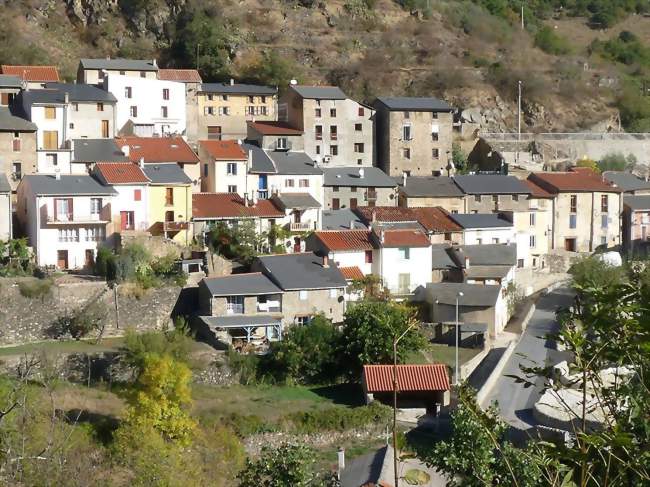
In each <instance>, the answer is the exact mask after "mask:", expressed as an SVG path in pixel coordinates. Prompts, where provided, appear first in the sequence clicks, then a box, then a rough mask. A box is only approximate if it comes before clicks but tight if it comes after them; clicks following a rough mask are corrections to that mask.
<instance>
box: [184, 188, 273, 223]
mask: <svg viewBox="0 0 650 487" xmlns="http://www.w3.org/2000/svg"><path fill="white" fill-rule="evenodd" d="M192 216H193V217H194V218H199V219H212V218H213V219H227V218H282V217H283V216H284V212H283V211H281V210H280V209H279V208H277V207H276V206H275V205H274V204H273V202H272V201H271V200H258V201H257V204H256V205H255V206H246V205H245V204H244V199H243V198H242V197H241V196H239V195H238V194H237V193H195V194H193V195H192Z"/></svg>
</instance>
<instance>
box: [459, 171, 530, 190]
mask: <svg viewBox="0 0 650 487" xmlns="http://www.w3.org/2000/svg"><path fill="white" fill-rule="evenodd" d="M454 181H455V182H456V184H457V185H458V186H459V187H460V189H461V190H463V192H464V193H466V194H529V193H530V189H529V188H528V186H527V185H525V184H524V183H523V181H522V180H521V179H518V178H516V177H514V176H505V175H503V174H468V175H460V176H455V177H454Z"/></svg>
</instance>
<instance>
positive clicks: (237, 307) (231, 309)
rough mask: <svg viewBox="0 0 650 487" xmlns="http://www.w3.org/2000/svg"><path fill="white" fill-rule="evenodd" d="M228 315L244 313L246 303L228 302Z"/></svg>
mask: <svg viewBox="0 0 650 487" xmlns="http://www.w3.org/2000/svg"><path fill="white" fill-rule="evenodd" d="M226 314H227V315H241V314H244V305H243V304H241V303H226Z"/></svg>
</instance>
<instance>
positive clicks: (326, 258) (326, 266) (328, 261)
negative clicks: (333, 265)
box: [323, 254, 330, 269]
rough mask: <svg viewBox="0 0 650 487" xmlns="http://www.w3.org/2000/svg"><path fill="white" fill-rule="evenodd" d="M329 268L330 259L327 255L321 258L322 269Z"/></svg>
mask: <svg viewBox="0 0 650 487" xmlns="http://www.w3.org/2000/svg"><path fill="white" fill-rule="evenodd" d="M329 266H330V257H329V255H327V254H325V255H324V256H323V268H324V269H327V268H328V267H329Z"/></svg>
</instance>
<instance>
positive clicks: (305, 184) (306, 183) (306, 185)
mask: <svg viewBox="0 0 650 487" xmlns="http://www.w3.org/2000/svg"><path fill="white" fill-rule="evenodd" d="M298 186H299V187H301V188H309V179H300V180H299V181H298Z"/></svg>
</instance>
